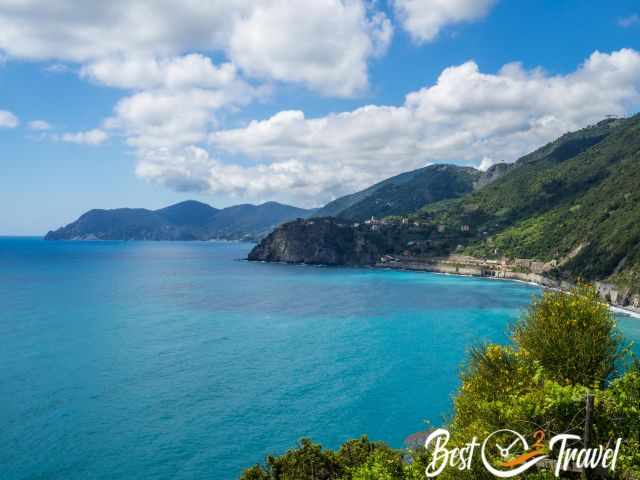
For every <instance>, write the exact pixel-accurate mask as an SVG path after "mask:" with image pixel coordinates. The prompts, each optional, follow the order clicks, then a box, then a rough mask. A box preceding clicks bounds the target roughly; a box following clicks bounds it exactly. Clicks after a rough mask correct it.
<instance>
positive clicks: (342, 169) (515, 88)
mask: <svg viewBox="0 0 640 480" xmlns="http://www.w3.org/2000/svg"><path fill="white" fill-rule="evenodd" d="M639 102H640V54H639V53H638V52H636V51H634V50H630V49H623V50H620V51H617V52H613V53H611V54H606V53H600V52H595V53H593V54H592V55H591V56H590V57H589V58H588V59H587V60H586V61H585V62H584V64H582V65H581V66H580V67H579V68H578V69H577V70H576V71H574V72H573V73H570V74H568V75H549V74H547V73H545V72H544V71H542V70H540V69H533V70H526V69H524V68H523V67H522V66H521V65H519V64H517V63H516V64H508V65H505V66H504V67H503V68H502V69H501V70H500V71H498V72H497V73H493V74H492V73H483V72H481V71H480V69H479V67H478V65H477V64H476V63H474V62H472V61H470V62H466V63H464V64H462V65H458V66H453V67H450V68H447V69H445V70H444V71H443V72H442V73H441V74H440V76H439V78H438V81H437V82H436V83H435V84H434V85H430V86H427V87H425V88H423V89H421V90H418V91H415V92H412V93H410V94H408V95H407V96H406V99H405V102H404V104H402V105H399V106H378V105H368V106H365V107H362V108H358V109H356V110H353V111H350V112H343V113H338V114H332V115H328V116H325V117H319V118H307V117H306V116H305V114H304V113H303V112H301V111H283V112H280V113H278V114H276V115H274V116H272V117H270V118H267V119H265V120H261V121H252V122H250V123H248V124H247V125H246V126H244V127H242V128H236V129H227V130H219V131H215V132H213V133H211V134H210V135H209V142H210V149H211V153H207V152H206V151H204V150H202V149H200V150H202V151H201V152H200V154H199V156H198V162H197V165H198V167H197V168H196V167H195V165H196V164H194V163H192V160H187V159H186V158H187V157H184V158H182V159H181V160H180V161H176V162H175V164H174V160H173V159H174V158H176V157H179V156H180V155H182V154H181V153H179V152H175V151H174V152H170V151H166V152H165V155H164V157H162V158H161V157H157V156H156V157H146V158H141V159H140V163H139V166H138V173H139V174H140V175H141V176H142V177H145V178H149V179H152V180H155V181H159V182H162V183H164V184H167V185H171V184H172V182H176V181H178V180H177V179H184V178H189V179H190V182H192V183H194V184H195V182H196V180H197V184H198V185H199V186H200V187H199V188H206V189H208V190H211V191H215V192H229V191H231V192H234V193H235V194H237V195H245V196H248V197H252V198H268V197H276V198H279V199H283V200H291V199H294V200H297V201H299V202H301V203H305V204H307V205H310V204H318V203H322V202H324V201H327V200H329V199H331V198H332V197H335V196H337V195H340V194H343V193H348V192H351V191H354V190H356V189H358V188H363V187H366V186H368V185H370V184H372V183H373V182H376V181H379V180H381V179H382V178H385V177H388V176H390V175H394V174H397V173H400V172H402V171H406V170H409V169H413V168H419V167H421V166H424V165H426V164H428V163H433V162H456V163H459V164H467V165H475V166H479V165H482V167H483V168H487V167H488V166H490V165H491V164H493V163H495V162H498V161H507V162H511V161H514V160H516V159H517V158H519V157H520V156H522V155H523V154H525V153H528V152H530V151H532V150H533V149H535V148H537V147H539V146H541V145H543V144H544V143H546V142H548V141H551V140H553V139H555V138H557V137H558V136H560V135H561V134H563V133H564V132H566V131H569V130H575V129H579V128H581V127H584V126H586V125H588V124H591V123H594V122H597V121H599V120H601V119H602V118H603V117H605V116H606V115H609V114H614V115H622V114H625V113H626V112H629V111H631V110H632V109H633V108H634V107H635V106H637V105H638V103H639ZM183 156H184V155H183ZM239 157H243V158H245V159H247V160H249V161H250V162H249V163H247V162H246V161H245V162H244V163H239V162H237V161H230V160H229V159H237V158H239ZM189 158H190V157H189ZM175 165H179V169H178V170H176V168H175ZM151 172H152V173H151Z"/></svg>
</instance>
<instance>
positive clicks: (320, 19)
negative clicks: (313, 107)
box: [230, 0, 392, 96]
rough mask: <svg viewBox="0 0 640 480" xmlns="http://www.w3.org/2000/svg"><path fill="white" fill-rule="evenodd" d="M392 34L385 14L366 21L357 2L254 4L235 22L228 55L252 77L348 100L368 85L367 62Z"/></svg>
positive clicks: (364, 11) (379, 51) (382, 51)
mask: <svg viewBox="0 0 640 480" xmlns="http://www.w3.org/2000/svg"><path fill="white" fill-rule="evenodd" d="M391 36H392V27H391V22H390V21H389V20H388V19H387V18H386V16H384V15H383V14H382V13H377V14H375V15H374V16H373V17H371V18H368V17H367V14H366V9H365V5H364V4H363V3H362V2H359V1H358V2H356V1H347V2H342V1H340V0H328V1H322V2H308V1H306V2H262V3H260V2H258V5H257V6H256V8H254V9H253V11H252V12H251V14H250V15H248V16H247V17H244V18H242V19H241V20H239V21H238V22H237V24H236V26H235V28H234V31H233V34H232V35H231V40H230V56H231V58H232V59H233V60H234V62H236V63H237V64H238V65H239V66H240V67H242V68H243V69H244V70H245V71H247V72H249V73H250V74H252V75H255V76H257V77H265V78H273V79H276V80H283V81H294V82H299V83H302V84H305V85H307V86H309V87H310V88H311V89H314V90H317V91H320V92H322V93H327V94H336V95H344V96H348V95H352V94H353V93H356V92H359V91H362V90H364V89H365V88H366V87H367V60H368V59H369V58H371V57H373V56H376V55H380V54H382V53H384V52H385V51H386V49H387V47H388V45H389V42H390V40H391Z"/></svg>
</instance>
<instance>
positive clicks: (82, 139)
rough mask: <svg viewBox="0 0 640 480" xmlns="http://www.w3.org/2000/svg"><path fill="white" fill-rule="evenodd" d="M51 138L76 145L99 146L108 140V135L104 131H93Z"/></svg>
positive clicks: (64, 134)
mask: <svg viewBox="0 0 640 480" xmlns="http://www.w3.org/2000/svg"><path fill="white" fill-rule="evenodd" d="M52 138H54V139H55V140H58V141H61V142H67V143H77V144H82V145H100V144H102V143H104V142H106V141H107V140H108V139H109V134H108V133H107V132H105V131H104V130H100V129H97V128H96V129H93V130H87V131H83V132H74V133H63V134H61V135H53V136H52Z"/></svg>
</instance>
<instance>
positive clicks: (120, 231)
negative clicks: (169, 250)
mask: <svg viewBox="0 0 640 480" xmlns="http://www.w3.org/2000/svg"><path fill="white" fill-rule="evenodd" d="M313 212H314V210H313V209H301V208H297V207H293V206H290V205H285V204H281V203H278V202H265V203H262V204H259V205H252V204H243V205H234V206H231V207H226V208H223V209H217V208H214V207H212V206H210V205H208V204H206V203H203V202H198V201H196V200H185V201H183V202H179V203H176V204H173V205H169V206H167V207H164V208H160V209H157V210H149V209H146V208H116V209H92V210H89V211H87V212H85V213H84V214H82V215H81V216H80V217H79V218H78V219H77V220H75V221H74V222H71V223H70V224H68V225H66V226H64V227H60V228H59V229H57V230H55V231H49V232H48V233H47V234H46V236H45V240H212V239H224V240H248V241H256V240H258V239H260V238H262V237H264V236H265V235H266V234H268V233H269V231H271V230H272V229H273V228H275V227H276V226H277V225H278V224H280V223H282V222H286V221H290V220H293V219H295V218H306V217H308V216H310V215H311V214H312V213H313Z"/></svg>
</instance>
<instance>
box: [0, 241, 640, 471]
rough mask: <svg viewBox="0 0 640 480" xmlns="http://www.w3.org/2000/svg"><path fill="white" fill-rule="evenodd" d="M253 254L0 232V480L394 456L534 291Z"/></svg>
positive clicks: (636, 329) (240, 248)
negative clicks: (295, 457) (357, 450)
mask: <svg viewBox="0 0 640 480" xmlns="http://www.w3.org/2000/svg"><path fill="white" fill-rule="evenodd" d="M251 248H252V245H251V244H247V243H220V242H73V241H57V242H48V241H44V240H43V239H41V238H35V237H28V238H25V237H3V238H0V472H1V473H0V478H2V479H4V480H18V479H25V480H26V479H47V480H54V479H60V480H63V479H64V480H73V479H78V480H79V479H83V480H85V479H109V480H120V479H156V480H162V479H212V480H226V479H236V478H238V477H239V476H240V474H241V472H242V470H243V469H244V468H247V467H249V466H251V465H253V464H255V463H258V462H263V461H264V459H265V456H266V455H268V454H278V453H282V452H284V451H286V450H287V449H289V448H292V447H294V446H295V445H296V442H297V441H298V440H299V439H300V438H303V437H309V438H311V439H313V440H314V441H317V442H319V443H321V444H322V445H324V446H326V447H328V448H335V447H338V446H339V445H340V444H341V443H342V442H344V441H346V440H348V439H350V438H354V437H358V436H360V435H363V434H366V435H368V436H369V438H371V439H374V440H384V441H386V442H388V443H389V444H391V445H392V446H394V447H402V446H403V445H404V442H405V439H406V438H407V437H408V436H410V435H411V434H414V433H416V432H419V431H423V430H425V429H427V428H430V427H433V426H439V425H442V424H443V423H445V422H446V421H447V419H448V418H449V416H450V415H451V411H452V395H453V394H454V393H455V391H456V388H457V386H458V385H459V372H460V368H461V367H462V366H463V365H464V363H465V361H466V355H467V352H468V349H469V348H470V347H471V346H473V345H477V344H481V343H483V342H499V343H504V342H507V341H508V328H509V325H510V324H512V323H513V322H515V321H516V320H517V319H518V317H519V316H520V315H522V313H523V311H524V310H525V309H526V307H527V305H528V304H529V302H530V301H531V299H532V297H534V296H536V295H539V294H540V290H539V289H538V288H537V287H535V286H531V285H527V284H523V283H516V282H511V281H499V280H488V279H480V278H470V277H459V276H446V275H438V274H430V273H417V272H401V271H391V270H388V271H387V270H374V269H367V268H335V267H333V268H329V267H311V266H295V265H283V264H267V263H253V262H247V261H245V260H244V258H246V256H247V253H248V252H249V250H250V249H251ZM618 321H619V325H620V328H621V329H622V331H623V332H624V333H625V335H626V336H627V338H628V339H630V340H637V339H640V320H639V319H636V318H631V317H625V316H619V317H618Z"/></svg>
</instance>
